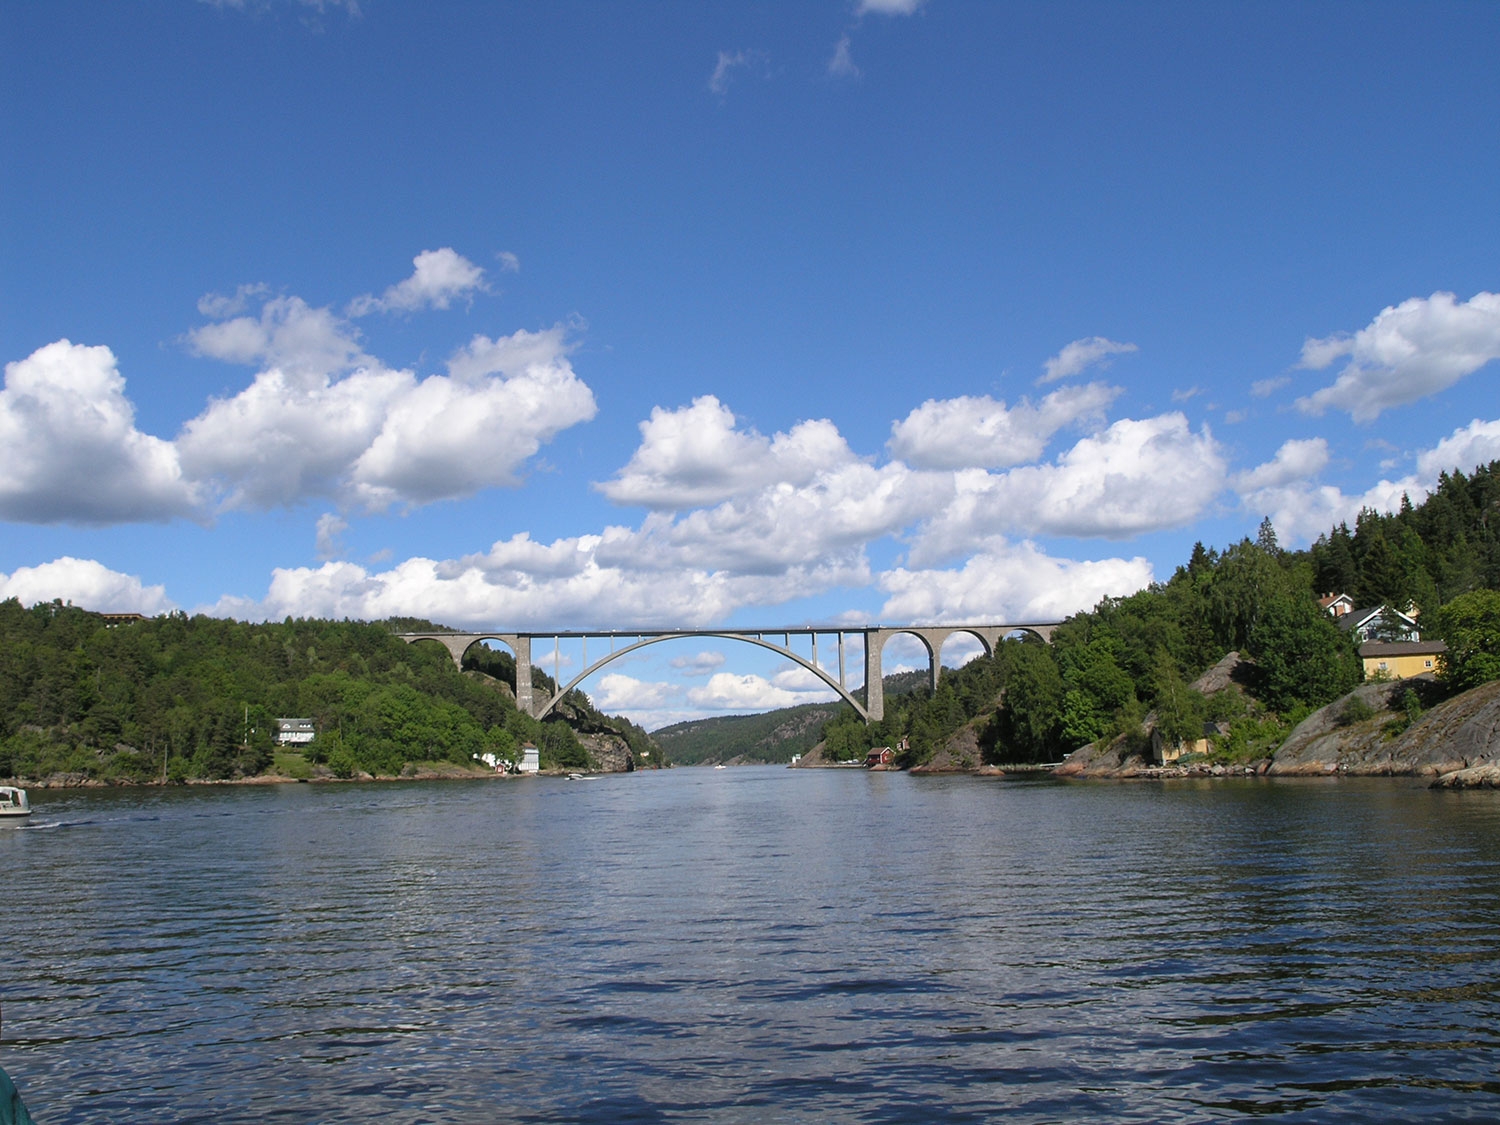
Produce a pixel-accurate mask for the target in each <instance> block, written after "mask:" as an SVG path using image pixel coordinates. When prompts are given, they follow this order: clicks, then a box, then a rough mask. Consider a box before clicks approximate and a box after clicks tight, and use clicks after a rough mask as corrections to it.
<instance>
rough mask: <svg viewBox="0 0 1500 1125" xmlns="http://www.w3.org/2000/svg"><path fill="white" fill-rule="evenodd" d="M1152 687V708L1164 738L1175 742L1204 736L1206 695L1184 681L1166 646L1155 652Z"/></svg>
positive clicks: (1157, 726)
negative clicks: (1204, 696) (1194, 689)
mask: <svg viewBox="0 0 1500 1125" xmlns="http://www.w3.org/2000/svg"><path fill="white" fill-rule="evenodd" d="M1151 688H1152V691H1151V707H1152V710H1154V711H1155V712H1156V729H1157V731H1158V732H1160V734H1161V736H1162V738H1164V739H1166V740H1167V741H1168V742H1169V743H1174V744H1175V743H1179V742H1189V741H1192V740H1195V739H1198V738H1201V737H1202V736H1203V720H1204V718H1205V717H1206V714H1207V705H1206V703H1205V701H1204V699H1203V696H1202V695H1201V694H1199V693H1198V692H1196V691H1193V690H1192V689H1191V688H1190V687H1188V686H1187V684H1186V683H1185V682H1184V681H1183V678H1182V672H1181V670H1180V669H1179V668H1178V667H1177V662H1176V661H1174V660H1173V659H1172V656H1171V654H1170V653H1168V652H1167V650H1166V649H1164V648H1162V649H1157V651H1156V666H1155V668H1154V669H1153V672H1152V684H1151Z"/></svg>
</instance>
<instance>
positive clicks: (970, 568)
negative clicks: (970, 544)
mask: <svg viewBox="0 0 1500 1125" xmlns="http://www.w3.org/2000/svg"><path fill="white" fill-rule="evenodd" d="M1151 581H1152V572H1151V564H1150V563H1149V562H1148V561H1147V560H1145V559H1144V558H1141V557H1139V556H1137V557H1135V558H1130V559H1124V558H1110V559H1101V560H1097V561H1088V560H1083V561H1079V560H1074V559H1066V558H1056V557H1053V556H1050V555H1047V554H1045V553H1044V552H1043V551H1042V550H1041V549H1040V548H1039V547H1037V546H1036V545H1035V544H1034V543H1031V542H1029V541H1027V542H1021V543H1012V542H1010V541H1008V540H1006V539H1004V538H1003V537H1000V536H995V537H992V538H990V539H988V540H986V541H985V542H984V543H983V544H982V545H981V546H980V549H979V550H978V552H977V553H975V554H974V555H972V556H971V557H970V558H969V559H968V560H967V561H966V562H965V563H964V564H963V566H961V567H958V568H956V569H951V568H950V569H920V570H919V569H911V570H909V569H906V568H897V569H895V570H891V571H887V572H886V573H884V574H882V575H881V576H880V588H881V589H882V590H883V591H885V593H886V594H887V595H888V597H887V599H886V602H885V604H884V605H883V606H882V607H881V609H880V613H881V617H882V618H884V619H885V620H890V621H905V622H911V623H932V624H941V623H944V622H963V623H968V624H981V623H984V622H995V623H997V624H1001V623H1011V624H1017V623H1023V622H1028V621H1058V620H1061V619H1062V618H1064V617H1066V616H1068V615H1069V614H1072V613H1077V612H1079V611H1080V610H1085V609H1092V608H1093V607H1094V606H1095V605H1096V604H1098V602H1099V600H1100V599H1101V598H1104V597H1111V596H1113V597H1118V596H1122V595H1125V594H1131V593H1134V592H1135V591H1136V590H1140V589H1142V588H1143V587H1145V586H1147V585H1148V584H1149V583H1150V582H1151Z"/></svg>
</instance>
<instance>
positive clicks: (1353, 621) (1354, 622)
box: [1338, 605, 1417, 633]
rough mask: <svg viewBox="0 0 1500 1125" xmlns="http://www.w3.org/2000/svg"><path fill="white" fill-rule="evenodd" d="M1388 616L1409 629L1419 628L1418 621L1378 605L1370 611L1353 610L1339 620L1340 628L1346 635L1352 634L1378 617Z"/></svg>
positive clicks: (1395, 610) (1369, 609)
mask: <svg viewBox="0 0 1500 1125" xmlns="http://www.w3.org/2000/svg"><path fill="white" fill-rule="evenodd" d="M1387 615H1390V616H1391V617H1393V618H1396V619H1397V620H1399V621H1400V622H1401V623H1403V624H1404V625H1405V626H1406V627H1407V628H1408V629H1415V628H1416V627H1417V623H1416V621H1415V620H1414V619H1412V618H1410V617H1408V616H1406V614H1404V613H1402V612H1401V611H1400V610H1399V609H1392V608H1391V607H1390V606H1388V605H1377V606H1371V607H1369V608H1368V609H1356V610H1351V611H1350V612H1349V613H1346V614H1344V616H1342V617H1340V618H1339V619H1338V623H1339V628H1340V629H1342V630H1344V632H1346V633H1347V632H1351V631H1352V630H1355V629H1361V628H1363V627H1364V626H1366V625H1368V624H1369V623H1370V622H1371V621H1373V620H1374V619H1375V618H1377V617H1385V616H1387Z"/></svg>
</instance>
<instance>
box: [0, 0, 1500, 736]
mask: <svg viewBox="0 0 1500 1125" xmlns="http://www.w3.org/2000/svg"><path fill="white" fill-rule="evenodd" d="M1497 42H1500V5H1495V4H1491V3H1432V4H1403V5H1394V4H1378V3H1357V4H1356V3H1349V4H1333V3H1322V4H1319V3H1313V4H1304V3H1297V4H1290V3H1288V4H1278V3H1265V4H1254V5H1246V4H1214V3H1191V4H1179V5H1173V4H1126V3H1055V4H1040V3H1027V4H1013V3H1004V2H998V0H997V2H994V3H978V2H961V0H925V2H917V0H879V2H876V0H828V2H822V0H807V2H799V3H722V4H699V3H688V2H681V3H666V2H664V3H652V4H624V3H621V4H607V3H569V2H566V0H562V2H555V3H546V4H543V3H530V4H522V3H515V4H500V3H446V4H438V5H415V4H404V3H403V4H398V3H395V2H393V0H360V3H358V4H357V5H356V4H353V3H344V4H340V3H335V2H332V0H324V2H321V3H314V2H306V0H244V2H243V3H228V2H224V3H204V2H201V0H177V2H172V0H154V2H152V3H145V4H129V5H100V4H93V3H88V4H83V3H76V4H75V3H68V2H66V0H59V2H55V3H48V4H8V5H4V6H3V7H0V146H3V151H4V153H5V165H6V173H5V175H4V176H3V177H0V218H3V223H0V310H3V312H0V361H3V362H4V364H5V386H4V388H3V390H0V596H16V597H19V598H21V600H22V601H23V602H27V603H30V602H34V601H38V600H48V599H51V598H53V597H62V598H64V599H68V600H72V601H73V602H75V603H76V604H79V605H84V606H87V607H89V608H94V609H101V610H104V609H136V610H141V611H143V612H148V613H155V612H161V611H164V610H167V609H174V608H176V609H183V610H187V611H189V612H208V613H217V614H227V615H232V616H236V617H241V618H252V619H263V618H271V619H280V618H282V617H285V616H287V615H293V616H336V617H343V616H349V617H358V618H380V617H385V616H387V615H391V614H409V615H414V616H422V617H428V618H431V619H433V620H436V621H440V622H445V623H448V624H451V625H455V626H466V627H474V628H495V629H546V628H559V629H590V628H599V629H603V628H628V627H632V626H640V625H652V626H695V627H708V626H714V625H724V626H734V627H744V628H753V627H759V626H766V627H774V626H778V625H791V626H795V625H802V624H828V625H833V624H857V623H860V622H869V621H883V622H886V623H898V622H900V623H915V622H925V621H970V622H981V621H1018V620H1038V619H1051V618H1057V617H1060V616H1063V615H1065V614H1067V613H1069V612H1073V611H1075V610H1078V609H1081V608H1087V607H1089V606H1091V605H1092V604H1094V602H1096V601H1097V600H1098V598H1099V597H1101V596H1104V595H1106V594H1123V593H1128V592H1130V591H1132V590H1134V589H1137V588H1139V587H1140V586H1141V585H1143V584H1144V583H1146V582H1149V581H1151V580H1153V579H1157V580H1161V579H1165V578H1167V577H1168V576H1169V575H1170V574H1171V571H1172V569H1173V567H1174V566H1176V565H1177V564H1178V563H1180V562H1182V561H1183V560H1184V559H1185V558H1186V556H1187V553H1188V551H1189V550H1190V548H1191V546H1192V543H1193V542H1194V540H1198V539H1201V540H1203V541H1204V542H1206V543H1208V544H1209V545H1213V546H1221V547H1222V546H1224V545H1226V544H1228V543H1230V542H1233V541H1234V540H1236V539H1238V538H1240V537H1241V536H1243V535H1246V534H1251V535H1253V534H1254V532H1255V529H1256V527H1257V525H1258V524H1259V523H1260V520H1261V518H1262V517H1263V516H1265V515H1270V516H1271V517H1272V519H1273V520H1274V522H1275V524H1276V527H1277V531H1278V533H1279V534H1280V536H1281V538H1282V540H1283V541H1284V542H1286V543H1289V544H1297V545H1301V544H1305V543H1306V542H1308V541H1309V540H1310V539H1312V538H1315V537H1316V536H1317V534H1318V533H1319V532H1320V531H1323V530H1326V529H1327V527H1328V526H1330V525H1331V524H1332V523H1333V522H1335V521H1336V520H1339V519H1352V518H1353V516H1354V514H1355V513H1356V512H1357V511H1358V510H1359V508H1360V507H1361V506H1362V505H1365V504H1369V505H1373V506H1376V507H1388V506H1391V505H1393V504H1395V503H1397V502H1398V501H1399V498H1400V496H1401V494H1402V492H1403V491H1405V492H1408V493H1410V494H1412V495H1413V497H1414V498H1418V497H1420V495H1421V494H1422V493H1423V492H1424V490H1425V489H1426V488H1427V487H1429V486H1430V485H1431V484H1432V482H1433V481H1434V480H1435V478H1436V475H1437V473H1438V472H1439V471H1441V470H1442V469H1444V468H1453V467H1462V468H1464V469H1467V468H1470V467H1472V466H1473V465H1474V464H1476V463H1479V462H1483V461H1488V460H1490V459H1493V458H1496V457H1500V395H1497V394H1496V391H1495V387H1496V374H1497V372H1500V363H1497V362H1496V360H1497V358H1500V295H1497V294H1500V254H1497V250H1500V67H1497V66H1496V65H1495V60H1494V49H1495V45H1496V43H1497ZM887 655H888V659H887V664H888V665H890V664H900V663H901V661H902V656H901V651H900V650H892V651H890V652H888V654H887ZM908 655H910V654H908ZM963 656H964V652H963V651H961V650H959V649H955V650H954V652H952V653H946V652H945V657H946V658H948V659H949V660H950V662H952V661H956V660H959V659H962V658H963ZM816 686H817V685H816V684H815V682H813V681H811V678H810V677H808V676H807V675H806V674H805V673H803V672H800V671H798V670H796V669H790V668H786V667H780V666H777V665H776V664H774V663H770V662H768V661H767V660H765V659H762V658H761V656H759V655H757V652H756V650H752V649H750V648H749V647H748V646H735V645H727V646H726V645H699V646H696V647H683V646H678V647H677V648H676V649H671V648H666V649H648V650H645V653H644V654H642V655H641V656H640V657H639V658H638V659H636V660H634V661H633V662H631V663H629V664H620V665H614V666H612V667H611V669H610V670H609V671H608V672H607V673H604V674H601V675H600V676H598V677H596V678H594V679H592V680H590V681H589V682H588V683H587V684H585V687H586V688H587V689H588V690H589V691H590V692H591V694H592V695H593V696H594V697H595V699H596V701H597V702H599V703H601V704H602V705H604V706H605V707H607V708H609V709H612V710H618V711H623V712H625V713H629V714H631V715H633V716H634V717H636V718H638V719H640V720H642V721H644V722H646V723H648V724H649V725H656V724H659V723H662V722H666V721H670V720H672V719H674V718H678V717H683V716H687V715H696V714H705V713H713V712H715V711H718V710H724V709H744V708H755V707H761V706H773V705H781V704H784V703H788V702H793V701H796V700H800V699H810V698H817V697H819V693H818V692H817V691H816V690H815V688H816Z"/></svg>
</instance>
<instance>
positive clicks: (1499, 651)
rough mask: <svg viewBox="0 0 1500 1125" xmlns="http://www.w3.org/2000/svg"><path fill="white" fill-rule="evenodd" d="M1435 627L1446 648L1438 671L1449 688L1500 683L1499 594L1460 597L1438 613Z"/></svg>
mask: <svg viewBox="0 0 1500 1125" xmlns="http://www.w3.org/2000/svg"><path fill="white" fill-rule="evenodd" d="M1435 626H1436V630H1437V633H1438V635H1439V636H1440V637H1442V638H1443V642H1444V643H1445V644H1446V645H1447V646H1448V651H1447V652H1445V653H1443V654H1442V656H1441V657H1440V658H1439V662H1438V663H1439V671H1440V674H1441V675H1442V677H1443V679H1444V680H1445V681H1446V682H1447V683H1448V684H1449V685H1450V686H1451V687H1453V688H1455V689H1457V690H1459V691H1464V690H1467V689H1468V688H1473V687H1478V686H1479V685H1480V684H1484V683H1488V682H1489V681H1491V680H1500V592H1496V591H1494V590H1474V591H1472V592H1470V593H1467V594H1460V595H1459V596H1458V597H1456V598H1454V599H1453V600H1452V601H1451V602H1449V603H1448V604H1447V605H1445V606H1444V607H1443V608H1442V609H1441V610H1439V611H1438V613H1437V615H1436V619H1435Z"/></svg>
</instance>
